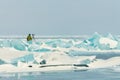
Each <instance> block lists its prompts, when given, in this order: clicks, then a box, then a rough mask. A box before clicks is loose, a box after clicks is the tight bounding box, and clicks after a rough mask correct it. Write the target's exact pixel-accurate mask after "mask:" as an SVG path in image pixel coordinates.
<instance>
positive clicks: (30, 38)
mask: <svg viewBox="0 0 120 80" xmlns="http://www.w3.org/2000/svg"><path fill="white" fill-rule="evenodd" d="M27 41H28V43H32V36H31V34H28V36H27Z"/></svg>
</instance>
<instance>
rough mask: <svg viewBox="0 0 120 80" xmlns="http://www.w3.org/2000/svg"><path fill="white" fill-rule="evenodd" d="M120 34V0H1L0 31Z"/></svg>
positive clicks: (10, 33)
mask: <svg viewBox="0 0 120 80" xmlns="http://www.w3.org/2000/svg"><path fill="white" fill-rule="evenodd" d="M94 32H99V33H101V34H107V33H112V34H120V0H0V35H25V34H28V33H34V34H37V35H83V34H93V33H94Z"/></svg>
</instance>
